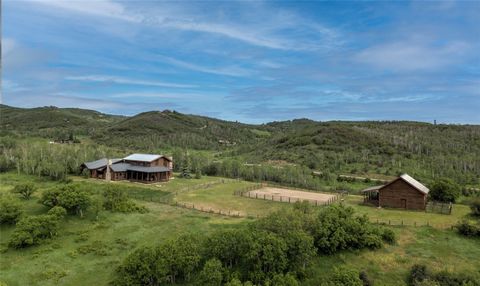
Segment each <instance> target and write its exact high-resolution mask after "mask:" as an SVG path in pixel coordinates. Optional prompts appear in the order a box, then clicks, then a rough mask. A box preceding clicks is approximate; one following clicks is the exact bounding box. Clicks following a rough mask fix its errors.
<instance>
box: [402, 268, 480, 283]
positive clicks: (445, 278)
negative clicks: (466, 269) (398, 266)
mask: <svg viewBox="0 0 480 286" xmlns="http://www.w3.org/2000/svg"><path fill="white" fill-rule="evenodd" d="M407 282H408V284H409V285H411V286H436V285H438V286H467V285H468V286H469V285H472V286H473V285H480V277H479V276H478V275H477V276H470V275H468V274H465V273H457V272H455V273H451V272H447V271H441V272H437V273H433V272H430V271H429V270H428V268H427V266H425V265H422V264H420V265H419V264H416V265H414V266H413V267H412V269H411V270H410V273H409V276H408V281H407Z"/></svg>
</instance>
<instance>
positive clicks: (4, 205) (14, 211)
mask: <svg viewBox="0 0 480 286" xmlns="http://www.w3.org/2000/svg"><path fill="white" fill-rule="evenodd" d="M22 213H23V210H22V206H21V204H20V203H19V202H18V201H17V200H16V199H14V198H12V197H10V196H6V195H1V196H0V224H14V223H16V222H17V221H18V220H19V218H20V216H21V215H22Z"/></svg>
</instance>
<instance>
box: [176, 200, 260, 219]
mask: <svg viewBox="0 0 480 286" xmlns="http://www.w3.org/2000/svg"><path fill="white" fill-rule="evenodd" d="M172 206H175V207H180V208H185V209H192V210H196V211H200V212H204V213H209V214H217V215H222V216H228V217H236V218H260V217H264V216H263V215H258V214H256V215H251V214H246V213H242V212H240V211H232V210H221V209H215V208H211V207H203V206H199V205H195V204H194V203H183V202H175V203H173V204H172Z"/></svg>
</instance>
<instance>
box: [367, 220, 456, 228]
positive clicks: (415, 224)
mask: <svg viewBox="0 0 480 286" xmlns="http://www.w3.org/2000/svg"><path fill="white" fill-rule="evenodd" d="M370 222H372V223H374V224H379V225H389V226H400V227H402V226H410V227H424V226H428V227H433V228H438V229H448V228H449V229H453V228H454V227H455V225H453V224H450V223H432V222H430V221H428V220H426V221H413V222H412V221H411V220H386V219H385V220H383V219H378V218H377V219H370Z"/></svg>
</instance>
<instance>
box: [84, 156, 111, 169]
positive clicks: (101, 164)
mask: <svg viewBox="0 0 480 286" xmlns="http://www.w3.org/2000/svg"><path fill="white" fill-rule="evenodd" d="M83 164H84V165H85V166H86V167H87V169H89V170H95V169H100V168H103V167H105V166H107V164H108V159H107V158H102V159H100V160H97V161H92V162H85V163H83Z"/></svg>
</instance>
